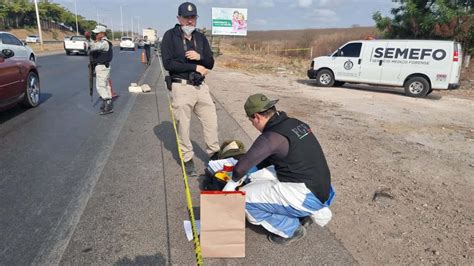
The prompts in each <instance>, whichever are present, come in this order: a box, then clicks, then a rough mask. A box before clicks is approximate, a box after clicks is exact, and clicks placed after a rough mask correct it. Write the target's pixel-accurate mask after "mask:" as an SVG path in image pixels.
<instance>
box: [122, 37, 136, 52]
mask: <svg viewBox="0 0 474 266" xmlns="http://www.w3.org/2000/svg"><path fill="white" fill-rule="evenodd" d="M123 49H128V50H135V43H134V42H133V40H132V38H131V37H127V36H123V37H122V38H121V40H120V50H123Z"/></svg>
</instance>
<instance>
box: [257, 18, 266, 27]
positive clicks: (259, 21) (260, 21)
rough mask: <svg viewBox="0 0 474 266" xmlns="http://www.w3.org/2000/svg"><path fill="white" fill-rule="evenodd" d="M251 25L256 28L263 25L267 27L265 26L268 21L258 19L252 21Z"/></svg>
mask: <svg viewBox="0 0 474 266" xmlns="http://www.w3.org/2000/svg"><path fill="white" fill-rule="evenodd" d="M253 23H254V24H255V25H256V26H264V25H267V24H268V21H267V20H265V19H261V18H258V19H256V20H254V21H253Z"/></svg>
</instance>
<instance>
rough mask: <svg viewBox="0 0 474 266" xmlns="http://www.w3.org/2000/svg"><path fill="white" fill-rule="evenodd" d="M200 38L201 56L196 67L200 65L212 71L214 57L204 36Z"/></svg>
mask: <svg viewBox="0 0 474 266" xmlns="http://www.w3.org/2000/svg"><path fill="white" fill-rule="evenodd" d="M202 37H203V39H204V40H203V43H204V47H203V54H202V55H201V60H199V61H198V65H202V66H203V67H205V68H207V69H212V68H213V67H214V56H213V54H212V50H211V47H210V45H209V41H208V40H207V38H206V36H204V35H203V36H202Z"/></svg>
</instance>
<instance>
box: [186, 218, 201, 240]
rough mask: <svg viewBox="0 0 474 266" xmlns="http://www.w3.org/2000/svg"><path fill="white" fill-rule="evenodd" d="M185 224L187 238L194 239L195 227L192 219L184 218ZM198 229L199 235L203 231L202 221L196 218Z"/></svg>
mask: <svg viewBox="0 0 474 266" xmlns="http://www.w3.org/2000/svg"><path fill="white" fill-rule="evenodd" d="M183 226H184V232H185V233H186V238H187V239H188V241H191V240H193V227H192V226H191V221H188V220H184V221H183ZM196 230H197V233H198V235H199V233H200V232H201V221H200V220H196Z"/></svg>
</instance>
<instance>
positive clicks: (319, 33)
mask: <svg viewBox="0 0 474 266" xmlns="http://www.w3.org/2000/svg"><path fill="white" fill-rule="evenodd" d="M367 36H376V30H375V28H372V27H360V28H350V29H306V30H281V31H261V32H249V33H248V36H247V37H246V38H237V37H235V38H234V37H223V38H222V37H221V38H216V39H214V45H215V46H216V45H218V46H219V49H220V53H221V54H222V56H221V57H218V60H217V62H218V64H220V65H222V66H225V67H229V68H235V69H244V70H248V71H252V72H255V71H256V72H280V73H288V74H296V75H299V76H305V75H306V70H307V69H308V68H309V64H310V61H311V59H312V58H314V57H317V56H321V55H327V54H329V53H331V52H333V51H334V50H336V49H337V48H338V47H340V46H341V45H342V44H344V43H346V42H348V41H350V40H357V39H365V38H366V37H367ZM298 49H299V50H298Z"/></svg>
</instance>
